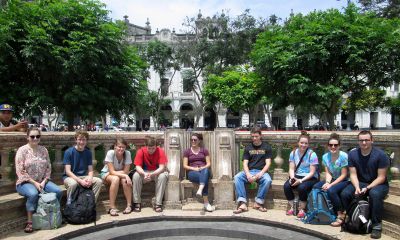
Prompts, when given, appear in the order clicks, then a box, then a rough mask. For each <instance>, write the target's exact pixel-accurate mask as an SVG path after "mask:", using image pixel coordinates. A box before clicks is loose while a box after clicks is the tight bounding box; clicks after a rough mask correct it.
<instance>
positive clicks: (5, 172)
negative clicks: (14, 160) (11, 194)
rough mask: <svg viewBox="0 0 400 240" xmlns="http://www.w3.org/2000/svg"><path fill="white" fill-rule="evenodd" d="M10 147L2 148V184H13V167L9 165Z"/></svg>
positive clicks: (0, 172) (0, 165) (0, 151)
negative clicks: (11, 177)
mask: <svg viewBox="0 0 400 240" xmlns="http://www.w3.org/2000/svg"><path fill="white" fill-rule="evenodd" d="M10 150H11V149H9V148H0V155H1V164H0V175H1V179H0V186H4V185H8V184H12V181H11V179H10V177H9V176H10V172H11V167H10V166H9V165H8V156H9V153H10Z"/></svg>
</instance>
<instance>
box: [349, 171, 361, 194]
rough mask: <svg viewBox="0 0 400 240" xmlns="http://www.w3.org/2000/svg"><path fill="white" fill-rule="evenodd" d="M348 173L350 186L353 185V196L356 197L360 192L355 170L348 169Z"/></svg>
mask: <svg viewBox="0 0 400 240" xmlns="http://www.w3.org/2000/svg"><path fill="white" fill-rule="evenodd" d="M349 171H350V181H351V184H353V186H354V188H355V189H356V191H355V192H354V194H356V195H358V194H360V193H361V190H360V182H359V181H358V177H357V169H356V168H355V167H349Z"/></svg>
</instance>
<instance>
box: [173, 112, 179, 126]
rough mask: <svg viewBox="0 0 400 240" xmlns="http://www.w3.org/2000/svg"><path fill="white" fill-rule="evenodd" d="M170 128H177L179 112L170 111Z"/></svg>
mask: <svg viewBox="0 0 400 240" xmlns="http://www.w3.org/2000/svg"><path fill="white" fill-rule="evenodd" d="M172 118H173V119H172V126H173V127H175V128H179V111H172Z"/></svg>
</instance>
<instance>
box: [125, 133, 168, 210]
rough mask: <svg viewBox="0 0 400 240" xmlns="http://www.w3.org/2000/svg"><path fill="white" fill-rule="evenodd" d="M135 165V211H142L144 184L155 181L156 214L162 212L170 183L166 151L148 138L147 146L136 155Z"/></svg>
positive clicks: (151, 138) (154, 140) (133, 180)
mask: <svg viewBox="0 0 400 240" xmlns="http://www.w3.org/2000/svg"><path fill="white" fill-rule="evenodd" d="M134 164H135V166H136V172H135V174H134V175H133V179H132V182H133V202H134V208H133V211H135V212H140V211H141V203H142V199H141V194H142V186H143V183H147V182H150V181H155V183H156V190H155V191H156V206H155V209H154V210H155V211H156V212H162V200H163V197H164V192H165V188H166V186H167V182H168V171H166V169H167V168H166V164H167V157H166V156H165V153H164V151H163V150H162V149H161V148H160V147H157V146H156V139H155V138H153V137H148V138H147V139H146V146H144V147H142V148H141V149H139V150H138V151H137V153H136V157H135V161H134Z"/></svg>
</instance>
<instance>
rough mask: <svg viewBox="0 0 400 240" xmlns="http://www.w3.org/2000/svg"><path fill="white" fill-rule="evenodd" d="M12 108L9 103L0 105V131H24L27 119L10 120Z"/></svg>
mask: <svg viewBox="0 0 400 240" xmlns="http://www.w3.org/2000/svg"><path fill="white" fill-rule="evenodd" d="M13 112H14V109H13V107H12V106H11V105H9V104H1V105H0V132H13V131H22V132H24V131H26V129H27V128H28V122H27V121H20V122H17V121H15V120H12V117H13Z"/></svg>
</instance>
